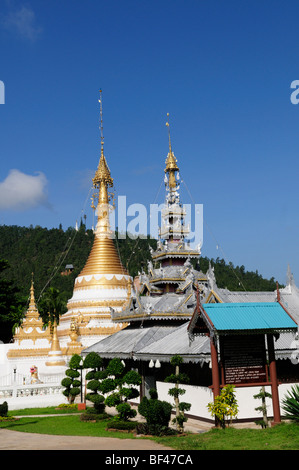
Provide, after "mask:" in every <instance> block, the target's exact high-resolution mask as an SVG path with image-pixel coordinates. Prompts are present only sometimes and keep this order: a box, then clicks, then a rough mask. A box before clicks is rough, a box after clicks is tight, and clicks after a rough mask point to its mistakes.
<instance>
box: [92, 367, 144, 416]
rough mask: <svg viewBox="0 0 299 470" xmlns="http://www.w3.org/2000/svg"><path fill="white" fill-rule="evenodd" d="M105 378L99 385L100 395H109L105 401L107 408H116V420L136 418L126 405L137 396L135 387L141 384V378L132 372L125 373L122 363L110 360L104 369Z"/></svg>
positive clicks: (134, 412)
mask: <svg viewBox="0 0 299 470" xmlns="http://www.w3.org/2000/svg"><path fill="white" fill-rule="evenodd" d="M106 373H107V378H106V379H104V380H103V381H102V383H101V391H102V393H109V392H112V393H110V395H109V396H108V397H107V398H106V399H105V404H106V405H107V406H109V407H116V410H117V411H118V415H117V416H116V417H115V418H116V419H118V420H124V421H127V420H129V419H130V418H133V417H135V416H136V414H137V413H136V411H135V410H133V409H132V408H131V406H130V404H129V403H128V400H131V399H132V398H136V397H138V396H139V390H138V389H136V388H135V387H136V386H138V385H140V384H141V376H140V375H139V374H138V372H136V371H134V370H129V371H126V368H125V365H124V363H123V361H121V360H120V359H118V358H114V359H112V360H111V361H110V362H109V364H108V366H107V368H106Z"/></svg>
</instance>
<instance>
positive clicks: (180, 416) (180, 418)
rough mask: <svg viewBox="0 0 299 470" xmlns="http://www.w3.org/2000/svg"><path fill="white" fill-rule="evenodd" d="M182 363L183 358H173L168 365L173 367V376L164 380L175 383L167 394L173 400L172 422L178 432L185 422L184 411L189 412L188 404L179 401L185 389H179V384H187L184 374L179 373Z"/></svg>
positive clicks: (181, 429)
mask: <svg viewBox="0 0 299 470" xmlns="http://www.w3.org/2000/svg"><path fill="white" fill-rule="evenodd" d="M182 362H183V358H182V357H181V356H179V355H175V356H173V357H172V358H171V361H170V363H171V365H172V366H174V367H175V374H171V375H169V376H168V377H166V379H165V382H173V383H175V386H174V387H173V388H170V389H169V390H168V394H169V395H170V396H172V397H173V398H174V406H175V418H174V419H173V422H174V423H176V428H177V431H178V432H183V431H184V422H186V421H187V418H186V416H185V411H189V410H190V408H191V404H190V403H186V402H180V399H179V396H180V395H184V393H186V390H185V389H183V388H179V384H181V383H188V382H189V377H188V376H187V375H186V374H183V373H180V365H181V364H182Z"/></svg>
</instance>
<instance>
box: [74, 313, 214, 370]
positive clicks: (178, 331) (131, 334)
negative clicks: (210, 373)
mask: <svg viewBox="0 0 299 470" xmlns="http://www.w3.org/2000/svg"><path fill="white" fill-rule="evenodd" d="M187 324H188V323H186V322H185V323H184V324H183V325H181V326H165V325H163V326H161V325H160V326H150V327H149V326H147V327H143V328H138V327H134V326H132V325H131V326H129V327H127V328H125V329H124V330H121V331H119V332H117V333H115V334H114V335H112V336H109V337H107V338H104V339H103V340H101V341H99V342H98V343H96V344H94V345H92V346H90V347H89V348H87V349H85V350H84V351H82V354H83V355H86V354H88V353H90V352H96V353H98V354H99V355H100V356H101V357H103V358H108V359H112V358H114V357H118V358H120V359H124V360H125V359H133V360H143V361H148V360H151V359H153V360H157V359H158V360H160V361H161V362H162V361H163V362H169V361H170V358H171V357H172V356H173V355H175V354H180V355H182V356H183V359H184V362H201V363H202V362H209V360H210V359H209V353H210V343H209V338H207V337H205V338H204V337H197V338H195V339H194V341H192V343H190V342H189V339H188V335H187Z"/></svg>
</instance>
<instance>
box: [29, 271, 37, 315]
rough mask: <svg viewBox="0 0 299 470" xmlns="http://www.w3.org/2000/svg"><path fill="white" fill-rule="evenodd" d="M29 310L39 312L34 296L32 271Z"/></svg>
mask: <svg viewBox="0 0 299 470" xmlns="http://www.w3.org/2000/svg"><path fill="white" fill-rule="evenodd" d="M28 311H30V312H37V308H36V304H35V296H34V281H33V273H31V287H30V300H29V310H28Z"/></svg>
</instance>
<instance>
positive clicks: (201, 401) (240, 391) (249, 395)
mask: <svg viewBox="0 0 299 470" xmlns="http://www.w3.org/2000/svg"><path fill="white" fill-rule="evenodd" d="M293 385H294V383H289V384H281V385H279V387H278V393H279V401H280V405H281V403H282V400H283V398H284V397H285V395H286V393H287V391H288V390H290V389H291V387H292V386H293ZM156 386H157V391H158V397H159V400H165V401H168V402H170V403H172V404H173V399H172V397H170V395H168V390H169V388H171V387H173V384H169V383H165V382H157V383H156ZM180 388H183V389H184V390H186V393H185V394H184V395H181V397H180V399H181V401H184V402H186V403H191V408H190V411H188V413H187V414H188V415H193V416H195V417H198V418H203V419H209V420H211V419H213V418H212V417H211V414H210V413H209V411H208V409H207V404H208V403H209V402H212V401H213V393H212V390H211V389H210V388H209V387H200V386H196V385H185V384H184V385H181V386H180ZM260 389H261V387H236V389H235V392H236V399H237V403H238V406H239V413H238V416H237V419H238V420H246V419H247V420H248V419H261V418H262V414H261V413H259V412H257V411H256V410H255V408H257V407H258V406H261V400H259V399H255V398H253V396H254V395H256V394H258V393H259V392H260ZM265 390H266V392H268V393H271V386H267V387H265ZM266 405H267V415H268V417H272V416H273V408H272V400H271V399H269V398H267V399H266ZM280 412H281V416H283V410H282V409H281V408H280Z"/></svg>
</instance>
